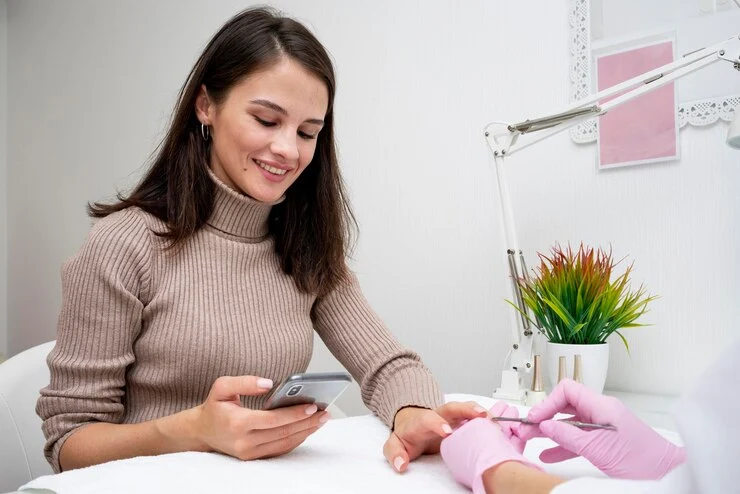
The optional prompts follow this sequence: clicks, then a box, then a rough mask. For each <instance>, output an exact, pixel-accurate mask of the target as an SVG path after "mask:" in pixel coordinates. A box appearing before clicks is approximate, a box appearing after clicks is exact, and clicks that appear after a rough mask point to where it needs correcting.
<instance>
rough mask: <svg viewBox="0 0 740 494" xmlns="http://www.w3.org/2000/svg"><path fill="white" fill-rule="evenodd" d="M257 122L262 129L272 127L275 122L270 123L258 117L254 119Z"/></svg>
mask: <svg viewBox="0 0 740 494" xmlns="http://www.w3.org/2000/svg"><path fill="white" fill-rule="evenodd" d="M254 119H255V120H257V122H259V123H260V125H262V126H263V127H274V126H275V125H276V124H275V122H270V121H269V120H262V119H261V118H260V117H254Z"/></svg>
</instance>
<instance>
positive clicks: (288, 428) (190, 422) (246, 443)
mask: <svg viewBox="0 0 740 494" xmlns="http://www.w3.org/2000/svg"><path fill="white" fill-rule="evenodd" d="M271 387H272V382H271V381H270V380H269V379H262V378H257V377H255V376H239V377H220V378H218V379H217V380H216V382H214V383H213V386H212V387H211V392H210V393H209V394H208V398H207V399H206V401H205V403H203V404H202V405H199V406H197V407H195V408H191V409H188V410H185V411H182V412H179V413H176V414H174V415H170V416H167V417H163V418H160V419H156V420H151V421H148V422H142V423H139V424H109V423H103V422H99V423H93V424H88V425H85V426H82V427H79V428H78V429H77V430H75V431H74V432H73V433H72V434H71V436H69V438H68V439H67V441H66V442H65V443H64V444H63V445H62V447H61V451H60V455H59V456H60V464H61V468H62V470H70V469H73V468H80V467H85V466H89V465H96V464H98V463H104V462H107V461H111V460H120V459H125V458H132V457H136V456H152V455H159V454H165V453H177V452H181V451H218V452H221V453H224V454H227V455H229V456H233V457H235V458H239V459H240V460H253V459H257V458H267V457H272V456H279V455H281V454H284V453H287V452H289V451H292V450H293V449H294V448H296V447H297V446H298V445H300V444H301V443H302V442H303V441H305V440H306V438H307V437H308V436H309V435H311V434H313V433H314V432H316V430H317V429H318V428H319V427H321V426H322V425H323V424H324V423H325V422H326V421H327V420H328V419H329V416H328V414H327V413H326V412H319V411H318V409H317V407H316V405H296V406H292V407H285V408H280V409H278V410H249V409H246V408H243V407H242V405H241V401H240V400H239V396H240V395H257V394H263V393H265V392H267V391H268V390H269V389H270V388H271Z"/></svg>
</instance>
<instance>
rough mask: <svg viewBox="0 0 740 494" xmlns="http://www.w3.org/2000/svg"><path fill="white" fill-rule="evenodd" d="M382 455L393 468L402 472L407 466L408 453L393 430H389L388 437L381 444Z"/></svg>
mask: <svg viewBox="0 0 740 494" xmlns="http://www.w3.org/2000/svg"><path fill="white" fill-rule="evenodd" d="M383 456H385V459H386V460H388V463H390V464H391V466H392V467H393V470H395V471H396V472H398V473H403V472H405V471H406V469H407V468H408V467H409V455H408V453H407V452H406V448H405V447H404V445H403V442H401V439H399V437H398V436H397V435H396V433H395V432H391V435H390V437H389V438H388V440H387V441H386V442H385V444H384V445H383Z"/></svg>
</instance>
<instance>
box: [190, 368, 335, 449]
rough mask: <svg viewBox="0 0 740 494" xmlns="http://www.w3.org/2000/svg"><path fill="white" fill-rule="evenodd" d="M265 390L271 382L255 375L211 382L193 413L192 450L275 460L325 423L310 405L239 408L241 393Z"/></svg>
mask: <svg viewBox="0 0 740 494" xmlns="http://www.w3.org/2000/svg"><path fill="white" fill-rule="evenodd" d="M271 388H272V381H271V380H269V379H263V378H258V377H255V376H239V377H220V378H218V379H216V381H215V382H214V383H213V386H211V391H210V393H209V394H208V398H206V401H205V403H203V404H202V405H200V406H199V407H197V408H195V409H194V410H195V411H196V413H195V414H194V415H193V421H194V422H193V431H194V434H195V437H196V438H197V440H198V441H199V442H200V445H201V447H200V448H198V449H201V450H206V451H218V452H221V453H224V454H227V455H229V456H233V457H235V458H239V459H241V460H254V459H257V458H269V457H272V456H280V455H283V454H285V453H288V452H290V451H292V450H293V449H295V448H296V447H297V446H299V445H300V444H301V443H302V442H303V441H305V440H306V438H307V437H308V436H310V435H311V434H313V433H314V432H316V430H317V429H318V428H319V427H321V426H322V425H323V424H324V423H325V422H326V421H327V420H328V419H329V414H328V413H327V412H318V413H317V408H316V405H296V406H292V407H285V408H280V409H277V410H249V409H246V408H244V407H242V405H241V401H240V400H239V397H240V396H241V395H245V396H253V395H260V394H264V393H266V392H267V391H269V390H270V389H271Z"/></svg>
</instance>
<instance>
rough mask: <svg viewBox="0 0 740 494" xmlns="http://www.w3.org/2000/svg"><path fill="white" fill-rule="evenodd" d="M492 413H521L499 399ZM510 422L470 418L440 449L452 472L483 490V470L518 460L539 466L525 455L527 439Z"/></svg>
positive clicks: (468, 485)
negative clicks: (520, 436) (524, 439)
mask: <svg viewBox="0 0 740 494" xmlns="http://www.w3.org/2000/svg"><path fill="white" fill-rule="evenodd" d="M490 415H491V416H503V417H519V411H518V410H517V409H516V408H515V407H511V406H508V405H507V404H506V403H504V402H498V403H496V404H495V405H494V406H493V407H492V408H491V410H490ZM515 431H516V425H513V424H512V423H511V422H499V423H497V422H493V421H492V420H490V419H489V418H487V417H484V418H477V419H474V420H471V421H469V422H467V423H465V424H463V425H462V426H460V427H459V428H458V429H457V430H455V432H453V433H452V434H451V435H450V436H448V437H447V438H445V439H444V440H443V441H442V446H441V453H442V459H443V460H444V462H445V464H446V465H447V468H449V469H450V471H451V472H452V476H453V477H454V478H455V480H457V481H458V482H460V483H461V484H463V485H465V486H467V487H469V488H472V489H473V492H474V493H475V494H479V493H480V494H483V493H484V492H485V489H484V479H483V476H484V473H486V472H487V471H488V470H490V469H493V468H495V467H497V466H499V465H501V464H502V463H505V462H509V461H515V462H518V463H522V464H524V465H528V466H530V467H533V468H535V469H538V467H536V466H535V465H533V464H531V463H530V462H529V461H528V460H527V459H525V458H524V456H523V455H522V452H523V451H524V445H525V442H524V441H522V440H521V439H520V438H519V437H517V436H516V434H515V433H514V432H515Z"/></svg>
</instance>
